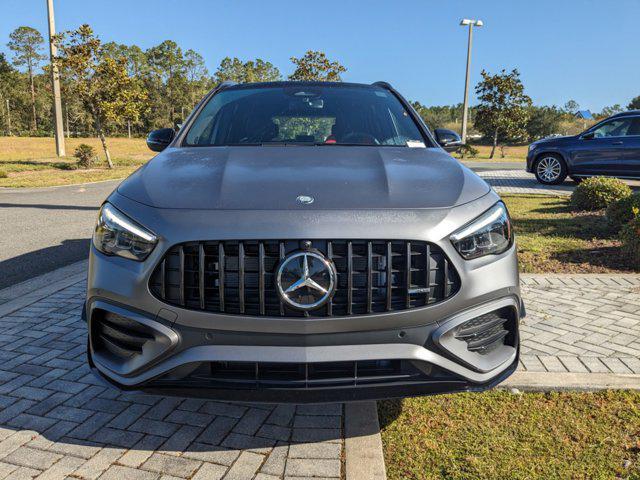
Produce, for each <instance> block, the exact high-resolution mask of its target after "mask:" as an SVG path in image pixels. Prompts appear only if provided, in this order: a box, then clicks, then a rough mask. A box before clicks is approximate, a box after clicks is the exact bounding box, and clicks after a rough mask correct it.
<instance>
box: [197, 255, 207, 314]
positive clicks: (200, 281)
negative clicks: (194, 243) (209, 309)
mask: <svg viewBox="0 0 640 480" xmlns="http://www.w3.org/2000/svg"><path fill="white" fill-rule="evenodd" d="M198 247H199V248H198V297H199V298H200V310H204V308H205V297H204V266H205V253H204V244H202V243H201V244H200V245H198Z"/></svg>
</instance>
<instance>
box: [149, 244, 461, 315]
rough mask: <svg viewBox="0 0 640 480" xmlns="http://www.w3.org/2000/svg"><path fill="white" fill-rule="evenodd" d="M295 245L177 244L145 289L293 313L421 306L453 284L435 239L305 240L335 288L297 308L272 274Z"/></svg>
mask: <svg viewBox="0 0 640 480" xmlns="http://www.w3.org/2000/svg"><path fill="white" fill-rule="evenodd" d="M300 248H301V241H300V240H297V239H293V240H224V241H216V240H209V241H202V242H186V243H182V244H178V245H175V246H174V247H172V248H170V249H169V250H168V251H167V252H166V254H165V256H164V258H163V259H162V260H161V261H160V262H159V263H158V266H157V267H156V269H155V270H154V272H153V274H152V276H151V279H150V281H149V288H150V289H151V291H152V293H153V294H154V295H155V296H156V297H159V298H160V299H161V300H163V301H165V302H166V303H169V304H171V305H174V306H178V307H183V308H188V309H192V310H200V311H207V312H212V313H216V312H217V313H225V314H227V315H252V316H265V317H268V316H271V317H295V318H305V317H330V316H333V317H336V316H350V315H365V314H376V313H383V312H390V311H393V312H396V311H402V310H407V309H412V308H420V307H425V306H430V305H433V304H436V303H438V302H440V301H442V300H444V299H446V298H448V297H450V296H452V295H454V294H455V293H456V292H457V291H458V289H459V288H460V279H459V276H458V274H457V272H456V270H455V268H454V267H453V264H452V263H451V261H450V260H449V259H448V258H447V257H446V255H445V254H444V252H443V251H442V249H440V248H439V247H438V246H437V245H434V244H429V243H427V242H423V241H413V240H412V241H403V240H361V239H358V240H348V239H347V240H335V239H331V240H312V241H311V248H312V249H313V250H314V251H318V252H320V253H322V254H323V255H325V256H326V257H327V258H328V259H330V260H331V261H332V262H333V264H334V266H335V271H336V274H337V276H336V279H335V288H336V290H335V293H334V295H333V296H332V298H331V299H330V300H329V301H328V302H327V304H326V305H324V306H322V307H320V308H318V309H316V310H311V311H302V310H298V309H295V308H293V307H291V306H289V305H288V304H287V303H286V302H283V301H282V300H281V299H280V297H279V295H278V290H277V287H276V277H277V268H278V265H279V264H280V262H281V261H282V260H283V259H284V258H285V257H287V256H288V255H291V254H292V253H294V252H297V251H300ZM305 248H307V247H305Z"/></svg>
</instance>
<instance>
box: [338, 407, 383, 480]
mask: <svg viewBox="0 0 640 480" xmlns="http://www.w3.org/2000/svg"><path fill="white" fill-rule="evenodd" d="M344 437H345V440H344V443H345V472H346V473H345V474H346V480H384V479H386V478H387V472H386V467H385V464H384V456H383V453H382V438H381V437H380V424H379V423H378V408H377V406H376V402H350V403H346V404H345V406H344Z"/></svg>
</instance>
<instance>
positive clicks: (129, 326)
mask: <svg viewBox="0 0 640 480" xmlns="http://www.w3.org/2000/svg"><path fill="white" fill-rule="evenodd" d="M93 328H94V335H93V342H94V348H97V349H100V347H102V348H103V349H104V350H107V351H108V352H109V353H111V354H112V355H115V356H116V357H120V358H123V359H124V358H131V357H133V356H134V355H140V354H142V347H143V346H144V344H145V343H147V342H148V341H150V340H153V339H154V337H153V335H150V334H149V333H148V332H147V331H146V329H145V327H144V326H143V325H141V324H140V323H138V322H136V321H134V320H131V319H129V318H126V317H123V316H122V315H117V314H115V313H111V312H105V313H104V315H103V316H101V317H100V318H98V319H96V321H95V322H94V323H93Z"/></svg>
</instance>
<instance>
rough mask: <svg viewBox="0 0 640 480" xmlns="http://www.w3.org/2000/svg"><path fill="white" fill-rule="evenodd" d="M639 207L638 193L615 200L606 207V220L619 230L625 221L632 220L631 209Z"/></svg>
mask: <svg viewBox="0 0 640 480" xmlns="http://www.w3.org/2000/svg"><path fill="white" fill-rule="evenodd" d="M634 208H640V193H634V194H633V195H629V196H627V197H624V198H621V199H619V200H616V201H615V202H613V203H612V204H611V205H609V206H608V207H607V220H609V223H610V224H611V225H612V226H613V228H615V229H616V231H619V230H620V229H621V228H622V226H623V225H624V224H625V223H629V222H630V221H631V220H633V218H634V215H633V209H634Z"/></svg>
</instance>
